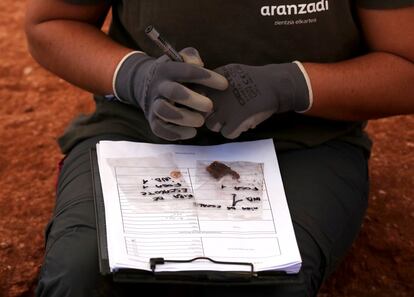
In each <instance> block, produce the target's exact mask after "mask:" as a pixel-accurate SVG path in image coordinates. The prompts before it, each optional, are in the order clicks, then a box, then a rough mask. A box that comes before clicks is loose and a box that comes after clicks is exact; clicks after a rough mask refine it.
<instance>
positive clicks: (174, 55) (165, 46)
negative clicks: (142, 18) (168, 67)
mask: <svg viewBox="0 0 414 297" xmlns="http://www.w3.org/2000/svg"><path fill="white" fill-rule="evenodd" d="M145 33H146V34H147V36H148V37H149V38H150V39H151V40H152V41H154V42H155V44H156V45H158V47H159V48H160V49H161V50H162V51H163V52H164V53H165V54H166V55H167V56H168V57H170V58H171V60H173V61H176V62H184V59H183V57H181V55H180V54H179V53H178V52H177V51H176V50H175V49H174V48H173V47H172V46H171V44H169V43H168V42H167V41H166V40H165V39H164V38H162V37H161V35H160V33H158V31H157V30H156V29H155V28H154V26H152V25H150V26H148V27H147V28H146V29H145Z"/></svg>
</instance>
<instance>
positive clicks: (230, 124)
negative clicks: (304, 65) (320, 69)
mask: <svg viewBox="0 0 414 297" xmlns="http://www.w3.org/2000/svg"><path fill="white" fill-rule="evenodd" d="M299 65H300V64H296V63H285V64H270V65H265V66H258V67H255V66H247V65H241V64H229V65H226V66H223V67H220V68H218V69H216V70H215V71H217V72H218V73H220V74H223V75H224V76H225V77H226V78H227V80H228V82H229V84H230V86H229V88H228V89H227V90H225V91H224V92H223V91H216V90H210V91H209V90H207V91H206V94H207V96H208V97H209V98H211V99H212V100H213V103H214V112H212V113H211V114H210V115H209V116H208V117H207V119H206V126H207V128H209V129H210V130H212V131H215V132H221V134H223V136H224V137H226V138H230V139H233V138H236V137H238V136H239V135H240V134H241V133H242V132H244V131H247V130H248V129H253V128H255V127H256V126H257V125H258V124H260V123H261V122H263V121H264V120H266V119H268V118H269V117H270V116H271V115H273V114H274V113H282V112H288V111H298V112H299V111H305V110H307V109H309V108H310V105H311V100H310V94H309V89H308V84H307V82H306V79H305V75H304V73H303V72H302V71H301V69H300V67H299Z"/></svg>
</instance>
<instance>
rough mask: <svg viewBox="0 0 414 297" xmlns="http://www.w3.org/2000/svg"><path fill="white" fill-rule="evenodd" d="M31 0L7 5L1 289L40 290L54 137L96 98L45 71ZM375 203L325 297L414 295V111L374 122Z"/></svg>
mask: <svg viewBox="0 0 414 297" xmlns="http://www.w3.org/2000/svg"><path fill="white" fill-rule="evenodd" d="M24 7H25V1H23V0H15V1H11V0H4V1H1V2H0V53H1V56H0V98H1V104H0V139H1V141H0V296H7V297H17V296H33V289H34V287H35V286H36V282H37V279H36V278H37V274H38V272H39V268H40V264H41V262H42V256H43V251H44V250H43V229H44V226H45V224H46V222H47V220H48V219H49V216H50V214H51V211H52V207H53V203H54V202H53V201H54V184H55V179H56V164H57V162H58V161H59V159H60V158H61V157H62V156H61V155H60V152H59V149H58V147H57V145H56V138H57V136H58V135H60V134H61V133H62V131H63V130H64V128H65V126H66V125H67V124H68V123H69V121H70V120H71V119H72V118H73V117H74V116H75V115H76V114H78V113H79V112H90V111H91V110H93V104H92V101H91V99H90V96H89V95H88V94H86V93H85V92H83V91H81V90H78V89H75V88H74V87H72V86H70V85H68V84H67V83H65V82H64V81H62V80H60V79H58V78H56V77H55V76H53V75H51V74H50V73H47V72H46V71H45V70H43V69H41V68H40V67H39V66H38V65H37V64H36V63H35V62H34V61H33V60H32V58H31V57H30V56H29V54H28V51H27V48H26V43H25V37H24V33H23V30H22V29H23V18H24ZM368 131H369V133H370V135H371V136H372V138H373V140H374V141H375V146H374V151H373V154H372V158H371V179H372V189H371V196H370V206H369V210H368V213H367V215H366V219H365V221H364V225H363V228H362V231H361V233H360V235H359V237H358V239H357V240H356V242H355V244H354V246H353V248H352V249H351V250H350V252H349V253H348V255H347V257H346V259H345V260H344V261H343V263H342V264H341V266H340V268H339V270H338V271H337V272H336V273H335V274H334V275H333V276H332V277H331V278H330V279H329V280H328V281H327V283H326V284H325V285H324V287H323V289H322V291H321V293H320V295H319V296H320V297H328V296H335V297H353V296H364V297H370V296H375V297H389V296H394V297H398V296H401V297H403V296H404V297H408V296H413V294H414V293H413V292H414V282H413V275H414V253H413V251H414V230H413V229H412V226H413V223H414V203H413V197H414V166H413V164H414V116H403V117H393V118H388V119H382V120H377V121H372V122H371V123H370V124H369V126H368Z"/></svg>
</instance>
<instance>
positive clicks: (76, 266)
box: [36, 226, 99, 297]
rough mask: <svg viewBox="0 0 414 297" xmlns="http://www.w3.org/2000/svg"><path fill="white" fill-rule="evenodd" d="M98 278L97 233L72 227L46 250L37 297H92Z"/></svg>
mask: <svg viewBox="0 0 414 297" xmlns="http://www.w3.org/2000/svg"><path fill="white" fill-rule="evenodd" d="M98 277H99V266H98V252H97V242H96V230H95V229H92V228H90V227H87V226H79V227H73V228H70V229H68V230H66V232H65V233H64V234H61V236H60V237H59V238H58V239H56V240H55V241H54V243H53V244H52V245H51V246H50V248H49V249H48V251H47V253H46V255H45V260H44V263H43V266H42V270H41V273H40V276H39V284H38V287H37V291H36V296H77V297H82V296H93V294H92V292H93V290H94V288H95V286H96V282H97V279H98Z"/></svg>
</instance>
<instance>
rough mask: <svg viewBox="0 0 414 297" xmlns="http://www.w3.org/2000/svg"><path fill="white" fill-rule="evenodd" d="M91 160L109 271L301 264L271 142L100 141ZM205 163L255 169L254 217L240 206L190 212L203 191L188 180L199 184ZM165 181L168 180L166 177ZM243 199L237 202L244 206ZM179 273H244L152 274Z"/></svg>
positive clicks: (259, 268)
mask: <svg viewBox="0 0 414 297" xmlns="http://www.w3.org/2000/svg"><path fill="white" fill-rule="evenodd" d="M97 153H98V164H99V171H100V177H101V183H102V190H103V193H104V203H105V217H106V228H107V241H108V254H109V262H110V268H111V270H112V271H115V270H117V269H119V268H136V269H143V270H150V266H149V259H150V258H155V257H162V258H165V259H178V260H185V259H190V258H194V257H210V258H213V259H214V260H218V261H230V262H249V263H253V264H254V268H255V271H263V270H284V271H286V272H288V273H296V272H298V271H299V269H300V266H301V257H300V254H299V250H298V247H297V243H296V239H295V234H294V231H293V227H292V222H291V218H290V214H289V210H288V206H287V202H286V197H285V193H284V189H283V184H282V180H281V176H280V172H279V167H278V162H277V157H276V153H275V149H274V145H273V141H272V140H260V141H254V142H243V143H229V144H223V145H217V146H184V145H157V144H146V143H135V142H126V141H101V142H99V144H98V145H97ZM206 160H218V161H221V162H223V163H225V162H253V163H256V164H261V168H262V170H263V178H264V181H263V189H262V190H263V192H262V193H261V196H260V197H261V199H256V200H260V209H259V208H257V209H259V210H260V212H256V213H254V211H253V213H252V214H247V215H246V213H248V212H249V211H246V210H245V209H243V211H242V210H241V206H242V205H243V207H246V206H248V205H247V204H242V203H240V204H239V205H240V207H239V205H237V207H239V208H238V211H239V213H237V212H233V213H232V212H231V209H230V208H229V209H227V206H224V205H223V208H222V209H220V211H219V210H214V209H213V210H211V209H208V211H209V212H204V210H203V211H201V209H200V207H199V206H195V205H197V204H194V202H197V196H200V195H205V187H204V188H203V191H204V192H203V194H200V193H201V192H199V193H198V192H197V184H196V183H197V182H196V180H203V179H202V178H201V179H200V176H198V177H197V174H198V175H200V173H199V172H200V171H197V164H199V162H200V161H206ZM197 162H198V163H197ZM228 164H233V163H228ZM172 172H174V173H176V172H178V173H176V174H175V175H174V174H172ZM197 172H198V173H197ZM196 173H197V174H196ZM171 174H172V176H174V178H173V179H171V178H168V177H169V176H171ZM206 174H207V173H206ZM243 174H244V173H243ZM163 178H164V179H163ZM147 186H148V187H147ZM157 187H158V188H157ZM171 187H174V188H173V189H175V190H174V191H172V192H168V191H164V192H162V193H166V192H167V193H168V194H161V195H158V193H159V192H156V191H160V190H168V189H170V188H171ZM214 193H215V192H214V191H212V195H215V194H214ZM174 195H178V196H174ZM191 196H193V197H191ZM155 197H161V198H159V199H162V201H161V200H159V201H156V199H154V198H155ZM249 197H250V196H249ZM251 197H253V196H251ZM244 198H246V197H244ZM244 198H243V199H239V200H240V201H241V200H244V201H245V202H243V203H248V202H246V199H244ZM213 200H214V199H213ZM250 200H251V202H252V203H257V201H256V202H253V199H250ZM199 201H200V200H199ZM204 202H205V201H204V200H203V203H204ZM229 203H230V205H231V204H232V203H234V201H233V202H232V201H229ZM220 204H222V202H220ZM235 213H236V214H235ZM229 214H230V215H229ZM240 214H242V215H240ZM179 270H216V271H234V270H239V271H241V270H248V269H247V268H245V267H242V266H238V267H234V266H233V265H218V264H214V263H211V262H208V261H204V260H203V261H196V262H193V263H188V264H183V263H180V264H174V263H167V264H164V265H161V266H158V267H157V271H179Z"/></svg>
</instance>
